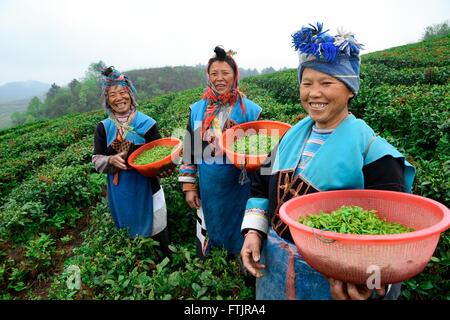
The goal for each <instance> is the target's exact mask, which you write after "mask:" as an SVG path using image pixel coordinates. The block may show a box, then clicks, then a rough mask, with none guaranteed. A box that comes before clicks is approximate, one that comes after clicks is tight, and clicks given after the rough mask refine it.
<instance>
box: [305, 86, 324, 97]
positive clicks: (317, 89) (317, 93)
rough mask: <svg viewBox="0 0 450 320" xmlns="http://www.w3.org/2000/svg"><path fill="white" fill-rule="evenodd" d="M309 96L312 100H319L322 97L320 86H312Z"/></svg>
mask: <svg viewBox="0 0 450 320" xmlns="http://www.w3.org/2000/svg"><path fill="white" fill-rule="evenodd" d="M308 93H309V94H308V95H309V97H311V98H317V97H320V96H321V95H322V91H321V89H320V86H317V85H312V86H311V87H310V88H309V90H308Z"/></svg>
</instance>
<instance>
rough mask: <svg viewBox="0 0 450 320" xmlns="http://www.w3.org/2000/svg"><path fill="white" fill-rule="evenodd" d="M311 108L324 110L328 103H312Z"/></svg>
mask: <svg viewBox="0 0 450 320" xmlns="http://www.w3.org/2000/svg"><path fill="white" fill-rule="evenodd" d="M310 105H311V107H312V108H313V109H323V108H325V107H326V106H327V105H328V104H327V103H310Z"/></svg>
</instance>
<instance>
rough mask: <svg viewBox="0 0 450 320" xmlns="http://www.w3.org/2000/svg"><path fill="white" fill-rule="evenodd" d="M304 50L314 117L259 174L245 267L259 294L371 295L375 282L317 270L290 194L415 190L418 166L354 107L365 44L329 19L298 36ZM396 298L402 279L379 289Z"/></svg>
mask: <svg viewBox="0 0 450 320" xmlns="http://www.w3.org/2000/svg"><path fill="white" fill-rule="evenodd" d="M292 37H293V43H294V46H295V49H296V50H298V52H299V57H300V64H299V67H298V80H299V83H300V100H301V103H302V105H303V107H304V109H305V110H306V112H307V113H308V117H306V118H304V119H303V120H301V121H300V122H299V123H297V124H296V125H295V126H293V127H292V128H291V129H290V130H289V131H288V132H287V133H286V134H285V135H284V136H283V138H282V139H281V141H280V143H279V145H278V148H277V149H275V150H273V151H272V155H271V159H270V161H267V162H266V163H265V164H264V165H263V166H262V167H261V168H260V169H259V170H257V171H256V174H255V183H254V184H253V188H252V197H251V198H250V199H249V200H248V202H247V207H246V213H245V217H244V220H243V223H242V233H243V234H244V235H245V241H244V245H243V248H242V251H241V256H242V259H243V263H244V266H245V267H246V268H247V270H249V272H250V273H251V274H253V275H254V276H256V277H257V280H256V298H257V299H301V300H304V299H331V298H334V299H368V298H369V297H371V296H372V295H374V294H375V293H374V291H372V290H370V289H369V288H368V287H361V286H356V285H353V284H351V283H343V282H341V281H338V280H333V279H327V278H325V277H324V276H323V275H322V274H321V273H319V272H317V271H316V270H314V269H313V268H311V267H310V266H309V265H308V264H307V263H306V262H305V261H304V260H303V259H302V257H301V255H300V254H299V252H298V251H297V248H296V246H295V245H294V243H293V240H292V236H291V233H290V231H289V228H288V227H287V225H286V224H284V223H283V221H281V219H280V217H279V209H280V207H281V205H282V204H283V203H285V202H286V201H288V200H289V199H291V198H293V197H297V196H302V195H304V194H309V193H314V192H321V191H327V190H339V189H381V190H391V191H399V192H411V187H412V183H413V180H414V175H415V169H414V168H413V167H412V166H411V165H410V164H409V163H408V161H406V159H405V157H404V156H403V155H402V154H400V153H399V152H398V151H397V150H396V149H395V148H394V147H393V146H392V145H390V144H389V143H388V142H387V141H386V140H385V139H383V138H381V137H379V136H377V135H376V134H375V132H374V131H373V130H372V129H371V128H370V127H369V126H368V125H367V124H366V123H365V122H364V121H363V120H360V119H357V118H355V116H354V115H352V114H351V113H349V110H348V104H349V102H350V101H351V99H353V97H355V96H356V94H357V93H358V89H359V84H360V79H359V70H360V57H359V52H360V49H361V44H359V43H358V42H357V41H356V40H355V37H354V36H353V34H351V33H348V32H343V31H342V30H338V33H337V35H336V36H331V35H330V34H329V33H328V30H327V31H324V30H323V24H320V23H318V24H317V26H314V25H309V26H305V27H303V28H302V29H301V30H300V31H298V32H296V33H295V34H294V35H293V36H292ZM375 292H377V293H378V294H379V295H381V296H384V298H385V299H396V298H397V297H398V296H399V294H400V284H394V285H390V286H387V287H385V288H378V289H377V291H375Z"/></svg>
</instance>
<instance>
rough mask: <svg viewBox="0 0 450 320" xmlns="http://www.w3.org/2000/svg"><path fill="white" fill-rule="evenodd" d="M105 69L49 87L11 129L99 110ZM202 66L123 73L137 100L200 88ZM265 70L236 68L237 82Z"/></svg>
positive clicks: (96, 67) (94, 66)
mask: <svg viewBox="0 0 450 320" xmlns="http://www.w3.org/2000/svg"><path fill="white" fill-rule="evenodd" d="M105 67H106V64H105V63H104V62H103V61H99V62H96V63H91V64H90V65H89V67H88V70H87V71H86V73H85V76H84V77H83V78H82V79H80V80H77V79H73V80H72V81H71V82H70V83H69V84H68V85H67V86H65V87H61V86H58V85H57V84H56V83H53V84H52V86H51V87H50V89H49V90H48V92H47V93H46V95H45V98H44V101H41V100H40V99H39V98H38V97H33V98H32V99H31V101H30V102H29V104H28V108H27V110H26V111H25V112H14V113H13V114H12V115H11V119H12V122H13V125H14V126H17V125H21V124H26V123H31V122H35V121H39V120H46V119H53V118H57V117H61V116H63V115H66V114H72V113H77V112H87V111H93V110H97V109H100V108H101V103H100V94H101V81H100V79H101V77H100V73H101V70H103V69H104V68H105ZM205 69H206V66H204V65H201V64H199V65H196V66H193V67H192V66H177V67H162V68H149V69H139V70H131V71H127V72H124V73H125V74H126V75H127V76H128V77H129V78H130V79H131V80H132V81H133V83H134V85H135V87H136V89H137V91H138V94H139V97H138V98H139V100H141V101H142V100H145V99H148V98H151V97H154V96H158V95H161V94H165V93H169V92H178V91H183V90H186V89H191V88H196V87H199V86H204V85H205V84H206V74H205ZM275 71H277V70H275V69H274V68H272V67H268V68H265V69H263V70H262V71H261V72H259V71H258V70H257V69H242V68H240V73H241V78H245V77H248V76H256V75H260V74H268V73H272V72H275Z"/></svg>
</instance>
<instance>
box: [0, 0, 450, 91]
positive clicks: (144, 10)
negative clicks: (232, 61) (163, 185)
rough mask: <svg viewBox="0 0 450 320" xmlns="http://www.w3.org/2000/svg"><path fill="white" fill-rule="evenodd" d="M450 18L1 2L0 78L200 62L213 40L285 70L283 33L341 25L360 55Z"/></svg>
mask: <svg viewBox="0 0 450 320" xmlns="http://www.w3.org/2000/svg"><path fill="white" fill-rule="evenodd" d="M449 19H450V0H377V1H363V0H340V1H338V0H330V1H328V0H321V1H313V0H311V1H304V0H270V1H268V0H258V1H248V0H224V1H214V0H184V1H183V0H126V1H125V0H122V1H117V0H0V85H1V84H4V83H6V82H12V81H25V80H37V81H42V82H47V83H52V82H56V83H57V84H58V85H67V83H68V82H69V81H70V80H72V79H73V78H77V79H81V78H82V77H83V76H84V74H85V71H86V70H87V68H88V66H89V64H90V63H92V62H97V61H99V60H102V61H104V62H105V63H106V64H107V65H114V66H115V67H116V68H117V69H119V70H121V71H126V70H131V69H136V68H150V67H162V66H176V65H196V64H199V63H201V64H206V62H207V60H208V59H209V58H210V57H211V55H212V54H213V49H214V47H215V45H218V44H220V45H223V46H224V47H225V49H230V48H231V49H233V50H234V51H236V52H237V55H236V56H235V58H236V61H237V63H238V65H239V66H240V67H242V68H257V69H258V70H261V69H262V68H265V67H269V66H272V67H273V68H275V69H279V68H282V67H288V68H293V67H296V65H297V55H296V53H295V51H294V50H293V48H292V47H291V34H292V33H293V32H295V31H297V30H299V29H300V28H301V26H302V25H305V24H308V23H310V22H315V21H321V22H324V23H325V27H326V28H329V29H330V30H331V32H332V33H335V31H336V29H337V27H339V26H343V27H344V28H345V29H347V30H351V31H352V32H353V33H355V35H356V39H357V40H358V41H359V42H361V43H363V44H364V45H365V48H366V50H365V51H363V53H368V52H372V51H378V50H383V49H386V48H390V47H393V46H399V45H404V44H407V43H412V42H417V41H418V40H420V37H421V36H422V34H423V31H424V29H425V28H426V27H427V26H429V25H433V24H437V23H441V22H444V21H446V20H449Z"/></svg>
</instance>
